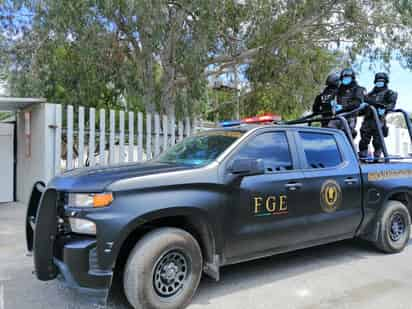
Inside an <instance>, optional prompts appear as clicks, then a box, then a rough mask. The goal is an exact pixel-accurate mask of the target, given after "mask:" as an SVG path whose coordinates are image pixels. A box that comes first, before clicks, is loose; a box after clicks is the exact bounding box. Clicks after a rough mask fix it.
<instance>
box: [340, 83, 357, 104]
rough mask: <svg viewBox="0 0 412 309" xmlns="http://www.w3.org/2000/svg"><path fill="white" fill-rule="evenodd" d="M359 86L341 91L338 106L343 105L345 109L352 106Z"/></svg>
mask: <svg viewBox="0 0 412 309" xmlns="http://www.w3.org/2000/svg"><path fill="white" fill-rule="evenodd" d="M357 87H358V86H355V87H348V88H343V89H340V90H339V95H338V104H340V105H342V106H343V107H344V108H345V107H347V106H348V105H350V104H351V102H352V101H353V98H354V96H355V95H356V90H357Z"/></svg>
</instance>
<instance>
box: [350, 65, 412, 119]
mask: <svg viewBox="0 0 412 309" xmlns="http://www.w3.org/2000/svg"><path fill="white" fill-rule="evenodd" d="M381 69H382V68H381ZM379 71H381V70H379V66H378V68H377V69H373V70H370V69H369V67H368V65H367V64H366V65H363V66H362V69H361V71H360V72H359V74H358V78H357V79H358V82H359V84H360V85H361V86H363V87H365V88H366V89H367V90H368V91H370V90H371V89H372V88H373V79H374V75H375V73H376V72H379ZM382 71H386V70H384V69H382ZM387 73H389V88H390V89H392V90H394V91H396V92H397V93H398V103H397V105H396V107H397V108H402V109H405V110H407V111H409V112H412V71H411V70H408V69H405V68H403V67H402V66H401V65H400V64H399V62H398V61H396V60H393V61H391V66H390V72H387Z"/></svg>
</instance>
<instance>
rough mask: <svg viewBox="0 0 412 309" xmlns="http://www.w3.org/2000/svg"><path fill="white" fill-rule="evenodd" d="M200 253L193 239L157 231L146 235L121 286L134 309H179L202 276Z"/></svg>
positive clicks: (175, 231) (176, 232)
mask: <svg viewBox="0 0 412 309" xmlns="http://www.w3.org/2000/svg"><path fill="white" fill-rule="evenodd" d="M202 263H203V262H202V253H201V250H200V247H199V244H198V243H197V241H196V239H194V238H193V236H192V235H190V234H189V233H187V232H186V231H183V230H181V229H176V228H160V229H157V230H155V231H152V232H150V233H148V234H147V235H145V236H144V237H143V238H142V239H141V240H140V241H139V242H138V243H137V244H136V246H135V248H134V249H133V250H132V252H131V253H130V256H129V258H128V261H127V264H126V267H125V271H124V279H123V286H124V290H125V294H126V297H127V299H128V300H129V302H130V304H131V305H132V306H133V307H134V308H136V309H155V308H156V309H182V308H185V307H186V306H187V305H188V304H189V303H190V301H191V299H192V297H193V295H194V293H195V291H196V289H197V287H198V285H199V281H200V278H201V274H202V265H203V264H202Z"/></svg>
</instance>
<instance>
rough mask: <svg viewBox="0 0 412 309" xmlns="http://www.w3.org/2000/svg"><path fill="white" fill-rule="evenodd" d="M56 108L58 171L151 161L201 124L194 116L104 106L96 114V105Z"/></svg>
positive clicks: (56, 159)
mask: <svg viewBox="0 0 412 309" xmlns="http://www.w3.org/2000/svg"><path fill="white" fill-rule="evenodd" d="M55 111H56V115H55V119H56V125H55V129H56V133H55V145H56V146H55V148H56V149H55V155H54V158H55V162H54V164H55V168H54V170H55V174H59V173H61V172H62V171H63V170H69V169H73V168H80V167H84V166H95V165H111V164H116V163H122V162H136V161H145V160H150V159H152V158H154V157H157V156H158V155H159V154H160V153H161V152H162V151H164V150H165V149H167V148H168V147H170V146H171V145H174V144H175V143H176V142H178V141H181V140H182V139H183V138H184V137H186V136H189V135H191V134H193V133H194V132H195V131H196V130H198V128H199V124H200V121H198V120H196V119H193V120H190V118H186V119H184V121H182V120H180V121H177V122H176V120H175V117H168V116H166V115H159V114H157V113H156V114H154V115H152V114H150V113H146V114H143V113H142V112H137V113H135V112H133V111H129V112H125V111H122V110H120V111H115V110H109V111H107V110H105V109H100V110H99V111H98V115H96V114H97V113H96V109H95V108H85V107H83V106H80V107H78V108H76V109H75V108H74V107H73V106H71V105H68V106H62V105H57V106H56V109H55ZM75 116H77V117H75ZM97 116H98V126H97V125H96V124H97V122H96V117H97ZM126 117H127V128H126ZM75 118H77V119H75ZM116 119H118V121H116ZM96 127H97V128H96ZM96 146H98V147H96Z"/></svg>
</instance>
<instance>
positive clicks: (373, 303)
mask: <svg viewBox="0 0 412 309" xmlns="http://www.w3.org/2000/svg"><path fill="white" fill-rule="evenodd" d="M24 212H25V209H24V207H23V206H22V205H19V204H0V309H19V308H24V309H25V308H30V309H41V308H53V309H54V308H59V309H60V308H64V309H66V308H67V309H86V308H99V307H100V306H98V305H96V304H94V303H93V302H92V301H90V299H86V298H85V297H81V296H79V295H78V294H76V293H75V292H73V291H71V290H69V289H67V288H65V287H63V286H62V285H61V284H60V283H59V282H58V281H52V282H46V283H44V282H39V281H37V280H35V279H34V277H33V276H32V274H31V271H32V260H31V258H28V257H26V256H25V249H24V226H23V224H22V222H23V219H24ZM411 278H412V246H411V245H410V246H409V247H407V248H406V250H405V251H404V252H403V253H401V254H397V255H383V254H380V253H378V252H376V251H375V250H374V248H373V247H371V246H369V245H368V244H366V243H361V242H359V241H345V242H340V243H335V244H331V245H327V246H322V247H316V248H311V249H307V250H301V251H298V252H295V253H291V254H284V255H281V256H277V257H272V258H267V259H263V260H259V261H255V262H249V263H243V264H239V265H235V266H229V267H226V268H224V269H223V271H222V280H221V281H220V282H218V283H216V282H213V281H212V280H209V279H207V278H205V279H203V281H202V283H201V286H200V289H199V291H198V293H197V295H196V297H195V299H194V300H193V303H192V305H191V306H190V307H189V308H190V309H200V308H208V309H216V308H222V309H223V308H224V309H260V308H265V309H272V308H282V309H288V308H298V309H324V308H334V309H341V308H356V309H363V308H365V309H366V308H368V309H370V308H374V309H375V308H385V309H392V308H396V309H410V308H412V299H411V297H410V295H411V290H412V280H411ZM115 308H118V309H130V307H129V306H128V305H127V302H126V300H125V299H124V297H123V296H122V294H121V292H120V288H115V289H114V292H113V293H112V296H111V298H110V304H109V309H115Z"/></svg>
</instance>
